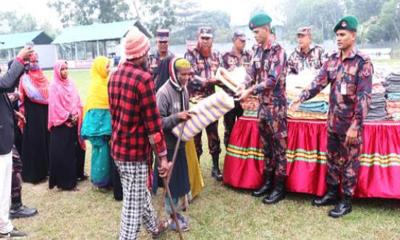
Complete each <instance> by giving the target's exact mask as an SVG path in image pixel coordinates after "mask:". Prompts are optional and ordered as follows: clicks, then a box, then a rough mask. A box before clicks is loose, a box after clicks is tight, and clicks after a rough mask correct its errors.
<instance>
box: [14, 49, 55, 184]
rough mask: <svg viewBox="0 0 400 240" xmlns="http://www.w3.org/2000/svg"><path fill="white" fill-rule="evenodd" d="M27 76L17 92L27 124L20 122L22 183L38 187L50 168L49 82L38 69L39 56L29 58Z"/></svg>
mask: <svg viewBox="0 0 400 240" xmlns="http://www.w3.org/2000/svg"><path fill="white" fill-rule="evenodd" d="M25 68H26V70H25V71H26V72H25V73H24V74H23V75H22V77H21V81H20V85H19V91H20V111H21V113H22V114H24V116H25V119H26V123H24V122H23V121H20V122H19V126H20V127H21V129H22V130H23V139H22V150H21V157H22V162H23V168H22V179H23V180H24V181H25V182H30V183H39V182H42V181H44V180H45V179H46V177H47V175H48V164H49V132H48V130H47V124H48V97H49V93H48V88H49V81H48V80H47V78H46V77H45V76H44V74H43V72H42V70H41V69H40V67H39V65H38V55H37V54H36V53H34V54H32V55H31V58H30V62H29V64H26V65H25Z"/></svg>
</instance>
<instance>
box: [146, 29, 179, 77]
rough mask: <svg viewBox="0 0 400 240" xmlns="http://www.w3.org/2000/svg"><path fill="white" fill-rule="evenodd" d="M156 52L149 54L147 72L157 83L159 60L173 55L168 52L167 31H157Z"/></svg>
mask: <svg viewBox="0 0 400 240" xmlns="http://www.w3.org/2000/svg"><path fill="white" fill-rule="evenodd" d="M156 42H157V50H156V51H153V52H152V53H150V54H149V59H148V63H149V70H150V72H151V74H152V76H153V79H154V81H157V76H158V74H159V73H158V68H159V66H160V63H161V60H163V59H164V58H167V57H173V56H174V54H173V53H172V52H170V51H169V50H168V47H169V30H168V29H158V30H157V35H156Z"/></svg>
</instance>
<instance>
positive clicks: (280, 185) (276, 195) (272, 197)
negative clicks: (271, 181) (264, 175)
mask: <svg viewBox="0 0 400 240" xmlns="http://www.w3.org/2000/svg"><path fill="white" fill-rule="evenodd" d="M285 183H286V178H285V177H280V178H277V179H276V182H275V187H274V189H273V190H272V192H271V194H269V195H267V196H266V197H265V198H264V199H263V200H262V202H263V203H265V204H273V203H277V202H279V201H281V200H282V199H284V198H285V196H286V190H285Z"/></svg>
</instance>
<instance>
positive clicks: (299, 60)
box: [288, 27, 324, 74]
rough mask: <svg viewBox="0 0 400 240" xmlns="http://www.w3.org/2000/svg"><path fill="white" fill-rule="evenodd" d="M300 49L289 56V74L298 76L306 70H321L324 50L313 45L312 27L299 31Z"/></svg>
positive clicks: (302, 28)
mask: <svg viewBox="0 0 400 240" xmlns="http://www.w3.org/2000/svg"><path fill="white" fill-rule="evenodd" d="M297 42H298V44H299V45H298V47H297V48H296V49H295V50H294V52H293V53H292V54H291V55H290V56H289V59H288V67H289V69H288V71H289V73H293V74H298V73H299V72H300V71H302V70H304V69H305V68H310V69H320V68H321V67H322V64H323V61H324V49H323V48H322V47H320V46H318V45H312V36H311V28H310V27H301V28H299V29H298V30H297Z"/></svg>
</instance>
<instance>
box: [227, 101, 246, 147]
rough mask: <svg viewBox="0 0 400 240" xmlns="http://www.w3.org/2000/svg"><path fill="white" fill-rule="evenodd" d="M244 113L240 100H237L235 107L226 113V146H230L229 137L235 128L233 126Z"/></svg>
mask: <svg viewBox="0 0 400 240" xmlns="http://www.w3.org/2000/svg"><path fill="white" fill-rule="evenodd" d="M242 115H243V109H242V107H241V106H240V103H239V102H235V108H234V109H232V110H230V111H229V112H228V113H226V114H225V116H224V126H225V132H224V144H225V147H227V146H228V143H229V138H230V136H231V133H232V129H233V126H234V125H235V122H236V120H237V119H238V118H239V117H240V116H242Z"/></svg>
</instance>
